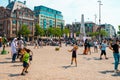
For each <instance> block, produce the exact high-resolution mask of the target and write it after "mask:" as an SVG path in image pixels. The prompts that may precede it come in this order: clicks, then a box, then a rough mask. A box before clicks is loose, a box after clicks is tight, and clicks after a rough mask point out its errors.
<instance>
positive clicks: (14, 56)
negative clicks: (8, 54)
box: [12, 53, 17, 61]
mask: <svg viewBox="0 0 120 80" xmlns="http://www.w3.org/2000/svg"><path fill="white" fill-rule="evenodd" d="M16 56H17V53H14V54H13V56H12V61H15V60H16Z"/></svg>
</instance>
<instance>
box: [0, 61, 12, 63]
mask: <svg viewBox="0 0 120 80" xmlns="http://www.w3.org/2000/svg"><path fill="white" fill-rule="evenodd" d="M5 63H12V62H11V61H3V62H0V64H5Z"/></svg>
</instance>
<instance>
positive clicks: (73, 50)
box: [68, 45, 78, 67]
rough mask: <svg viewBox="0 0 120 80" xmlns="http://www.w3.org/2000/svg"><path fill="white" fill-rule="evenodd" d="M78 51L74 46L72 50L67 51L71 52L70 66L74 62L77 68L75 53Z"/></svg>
mask: <svg viewBox="0 0 120 80" xmlns="http://www.w3.org/2000/svg"><path fill="white" fill-rule="evenodd" d="M77 49H78V46H77V45H74V47H73V49H72V50H68V51H69V52H72V60H71V65H72V64H73V61H75V64H76V67H77V60H76V51H77Z"/></svg>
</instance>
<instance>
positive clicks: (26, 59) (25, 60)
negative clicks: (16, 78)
mask: <svg viewBox="0 0 120 80" xmlns="http://www.w3.org/2000/svg"><path fill="white" fill-rule="evenodd" d="M21 53H22V54H23V59H22V60H23V70H22V73H21V75H25V74H24V73H28V71H27V69H28V67H29V57H30V54H29V53H27V52H26V50H25V49H22V50H21Z"/></svg>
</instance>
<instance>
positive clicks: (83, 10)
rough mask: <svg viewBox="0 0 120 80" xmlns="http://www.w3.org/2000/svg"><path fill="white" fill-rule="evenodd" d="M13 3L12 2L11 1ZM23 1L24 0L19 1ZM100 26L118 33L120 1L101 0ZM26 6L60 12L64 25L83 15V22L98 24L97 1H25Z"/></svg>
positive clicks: (1, 0) (2, 2) (2, 0)
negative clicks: (42, 6)
mask: <svg viewBox="0 0 120 80" xmlns="http://www.w3.org/2000/svg"><path fill="white" fill-rule="evenodd" d="M11 1H13V0H11ZM17 1H18V0H17ZM19 1H22V2H23V1H25V0H19ZM101 3H102V5H101V24H105V23H107V24H111V25H113V26H114V27H115V29H116V31H118V25H120V20H119V19H120V5H119V4H120V0H101ZM7 4H8V0H0V6H4V7H6V6H7ZM26 5H27V7H29V8H30V9H32V10H34V6H39V5H44V6H46V7H50V8H52V9H55V10H58V11H61V12H62V15H63V19H64V20H65V24H72V22H75V21H76V22H81V15H82V14H84V21H92V22H95V15H96V16H97V18H96V23H97V24H98V23H99V3H98V0H26Z"/></svg>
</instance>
